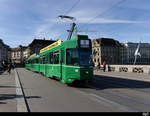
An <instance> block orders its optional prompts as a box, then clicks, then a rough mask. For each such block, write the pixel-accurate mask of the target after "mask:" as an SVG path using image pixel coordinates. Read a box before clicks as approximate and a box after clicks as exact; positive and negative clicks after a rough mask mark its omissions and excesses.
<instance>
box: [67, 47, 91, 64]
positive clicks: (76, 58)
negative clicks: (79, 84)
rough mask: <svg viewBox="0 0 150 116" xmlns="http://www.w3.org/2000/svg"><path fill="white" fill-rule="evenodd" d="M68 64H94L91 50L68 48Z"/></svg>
mask: <svg viewBox="0 0 150 116" xmlns="http://www.w3.org/2000/svg"><path fill="white" fill-rule="evenodd" d="M66 56H67V59H66V60H67V64H68V65H74V66H75V65H81V66H90V65H92V62H91V61H92V59H91V57H90V56H91V52H90V50H87V49H86V50H85V49H80V50H79V49H68V50H67V54H66Z"/></svg>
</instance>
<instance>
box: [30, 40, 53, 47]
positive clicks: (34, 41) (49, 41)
mask: <svg viewBox="0 0 150 116" xmlns="http://www.w3.org/2000/svg"><path fill="white" fill-rule="evenodd" d="M54 42H56V41H55V40H45V39H34V40H33V41H32V42H31V43H30V44H29V47H31V46H33V45H35V44H41V43H42V44H52V43H54Z"/></svg>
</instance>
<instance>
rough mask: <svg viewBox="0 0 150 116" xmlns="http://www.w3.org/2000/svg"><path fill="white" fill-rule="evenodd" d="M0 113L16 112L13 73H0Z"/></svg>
mask: <svg viewBox="0 0 150 116" xmlns="http://www.w3.org/2000/svg"><path fill="white" fill-rule="evenodd" d="M0 112H17V103H16V82H15V72H14V71H13V70H12V71H11V74H10V75H9V74H8V73H7V71H6V72H4V73H1V72H0Z"/></svg>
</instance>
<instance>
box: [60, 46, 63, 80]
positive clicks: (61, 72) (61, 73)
mask: <svg viewBox="0 0 150 116" xmlns="http://www.w3.org/2000/svg"><path fill="white" fill-rule="evenodd" d="M63 64H64V49H61V61H60V75H61V76H60V79H61V80H62V76H63Z"/></svg>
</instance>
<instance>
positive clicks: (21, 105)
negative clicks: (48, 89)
mask: <svg viewBox="0 0 150 116" xmlns="http://www.w3.org/2000/svg"><path fill="white" fill-rule="evenodd" d="M14 71H15V80H16V100H17V112H28V111H27V107H26V104H25V100H24V97H23V92H22V89H21V86H20V82H19V79H18V74H17V72H16V69H15V70H14Z"/></svg>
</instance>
